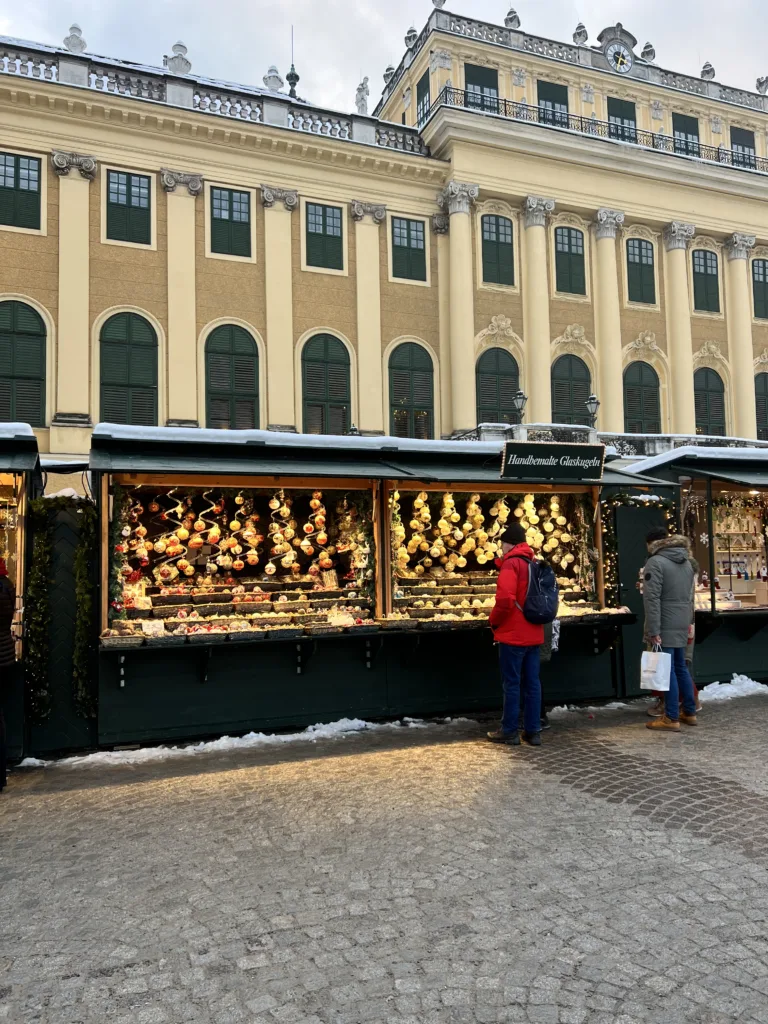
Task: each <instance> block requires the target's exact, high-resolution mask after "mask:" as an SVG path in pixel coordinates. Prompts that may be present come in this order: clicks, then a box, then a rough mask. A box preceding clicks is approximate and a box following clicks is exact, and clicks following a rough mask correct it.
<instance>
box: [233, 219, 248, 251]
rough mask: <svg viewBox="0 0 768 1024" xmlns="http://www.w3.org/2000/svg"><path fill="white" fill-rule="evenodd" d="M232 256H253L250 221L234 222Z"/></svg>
mask: <svg viewBox="0 0 768 1024" xmlns="http://www.w3.org/2000/svg"><path fill="white" fill-rule="evenodd" d="M232 255H233V256H250V255H251V224H250V220H249V221H234V222H233V224H232Z"/></svg>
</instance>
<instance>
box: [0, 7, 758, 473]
mask: <svg viewBox="0 0 768 1024" xmlns="http://www.w3.org/2000/svg"><path fill="white" fill-rule="evenodd" d="M405 45H406V50H405V55H404V57H403V59H402V61H401V62H400V64H399V66H398V67H397V68H394V67H389V68H387V70H386V72H385V74H384V80H385V88H384V93H383V96H382V99H381V101H380V102H379V104H378V106H377V107H376V110H375V111H374V112H373V114H368V113H367V112H365V111H366V101H365V95H364V93H363V88H362V86H361V89H360V90H358V102H357V109H358V112H357V113H355V114H341V113H337V112H333V111H328V110H324V109H321V108H318V107H316V106H314V105H313V104H311V103H309V102H306V101H304V100H302V99H300V98H299V97H298V96H297V95H296V85H297V80H298V76H297V75H296V74H295V73H294V72H293V69H291V73H289V74H288V75H287V76H286V77H287V80H288V87H287V88H286V86H285V83H284V82H283V80H282V79H281V77H280V76H279V75H278V74H277V72H276V71H275V69H270V71H269V72H268V73H267V75H266V76H265V78H264V86H263V87H259V88H253V87H247V86H235V85H233V84H231V83H224V82H220V81H217V80H214V79H207V78H204V77H201V76H199V75H197V74H193V73H192V70H191V63H190V61H189V60H188V58H187V56H186V49H185V47H184V46H183V45H181V44H176V46H174V47H173V56H171V57H168V58H166V59H165V63H164V65H163V66H162V67H148V66H143V65H137V64H131V63H128V62H126V61H122V60H117V59H114V60H113V59H109V58H105V57H98V56H95V55H94V54H91V53H90V52H89V51H88V49H87V46H86V43H85V40H84V39H83V38H82V33H81V31H80V30H79V29H78V28H77V26H73V28H72V29H71V30H70V34H69V35H68V36H67V39H66V40H65V42H64V45H63V46H62V47H51V46H46V45H42V44H36V43H29V42H25V41H20V40H16V39H7V38H6V39H0V419H2V420H10V421H26V422H29V423H31V424H32V426H33V427H34V428H35V431H36V433H37V434H38V439H39V443H40V447H41V450H43V451H48V452H52V453H70V452H72V453H77V452H84V451H87V449H88V446H89V438H90V430H91V428H92V426H93V424H94V423H95V422H98V421H99V420H109V421H112V422H126V423H132V424H137V425H169V426H173V425H182V426H196V425H199V426H209V427H236V428H254V427H262V428H270V429H283V430H286V429H287V430H298V431H309V432H315V433H329V434H340V433H345V432H348V431H350V430H351V429H356V430H359V431H361V432H363V433H394V434H397V435H400V436H416V437H441V436H451V435H455V434H457V433H461V432H463V431H467V430H471V429H472V428H474V427H475V426H476V425H477V424H478V423H480V422H508V423H510V422H515V421H516V420H517V419H518V418H519V416H520V408H521V406H520V397H519V393H520V392H523V393H524V394H525V396H527V404H526V405H525V408H524V413H523V415H524V419H525V421H526V422H535V423H551V422H560V423H585V422H587V420H588V411H587V405H586V403H587V400H588V398H589V396H590V395H595V396H597V398H598V399H599V401H600V407H599V413H598V421H597V426H598V428H599V429H600V430H601V431H603V432H605V433H607V434H622V433H646V434H654V433H656V434H658V433H669V432H674V433H678V434H687V435H692V434H695V433H699V434H715V435H717V434H720V435H726V434H727V435H736V436H740V437H746V438H757V437H761V438H768V201H767V200H768V148H767V144H768V134H767V133H768V96H767V95H766V90H768V80H766V79H759V80H758V82H757V85H756V91H754V92H751V91H745V90H740V89H735V88H730V87H728V86H725V85H722V84H720V83H719V82H718V81H717V80H716V74H715V70H714V69H713V68H712V67H711V66H710V65H708V64H707V65H705V66H704V68H703V69H702V72H701V77H700V78H690V77H686V76H684V75H680V74H677V73H675V72H672V71H666V70H663V69H662V68H661V67H660V66H658V65H657V63H656V60H655V53H654V51H653V47H651V46H650V44H646V45H645V46H644V47H640V46H639V45H638V44H637V41H636V40H635V38H634V37H633V36H632V35H631V34H630V33H629V32H627V31H626V30H625V29H624V28H623V27H622V26H621V25H617V26H614V27H611V28H608V29H605V30H604V31H603V32H601V33H600V35H599V36H598V38H597V40H596V41H595V42H594V43H593V44H592V43H590V42H589V41H588V37H587V32H586V29H584V27H583V26H581V25H579V26H578V27H577V29H576V32H574V34H573V41H572V42H568V43H559V42H555V41H552V40H548V39H543V38H540V37H536V36H532V35H529V34H527V33H525V32H524V30H523V29H522V28H521V26H520V23H519V19H518V17H517V15H515V13H514V12H513V11H510V13H509V14H508V15H507V18H506V20H505V23H504V24H503V25H490V24H486V23H484V22H479V21H475V20H473V19H471V18H464V17H459V16H457V15H453V14H450V13H448V12H447V11H443V10H435V11H433V13H432V15H431V16H430V18H429V20H428V22H427V24H426V25H425V27H424V28H423V30H422V31H421V32H420V33H417V32H416V31H415V30H411V31H409V33H408V35H407V36H406V39H405Z"/></svg>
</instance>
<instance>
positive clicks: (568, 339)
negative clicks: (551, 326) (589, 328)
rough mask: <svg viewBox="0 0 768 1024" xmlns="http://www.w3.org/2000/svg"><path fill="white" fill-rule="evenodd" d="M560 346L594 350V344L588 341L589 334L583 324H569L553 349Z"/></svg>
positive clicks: (555, 341)
mask: <svg viewBox="0 0 768 1024" xmlns="http://www.w3.org/2000/svg"><path fill="white" fill-rule="evenodd" d="M558 345H581V346H583V347H584V348H592V343H591V342H589V341H587V332H586V330H585V329H584V328H583V327H582V326H581V324H569V325H568V327H566V328H565V330H564V331H563V333H562V334H561V335H560V336H559V337H558V338H555V340H554V341H553V342H552V347H553V348H555V347H556V346H558Z"/></svg>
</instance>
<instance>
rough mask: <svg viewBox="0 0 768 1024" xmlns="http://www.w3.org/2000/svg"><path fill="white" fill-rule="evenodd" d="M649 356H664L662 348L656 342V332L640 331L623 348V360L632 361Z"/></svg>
mask: <svg viewBox="0 0 768 1024" xmlns="http://www.w3.org/2000/svg"><path fill="white" fill-rule="evenodd" d="M651 356H660V357H661V358H662V359H664V358H665V356H664V352H663V350H662V349H660V348H659V346H658V345H657V344H656V334H655V332H654V331H641V332H640V334H638V336H637V337H636V338H635V340H634V341H631V342H630V343H629V344H628V345H627V346H626V348H625V349H624V359H625V362H632V361H633V360H635V359H643V358H649V357H651Z"/></svg>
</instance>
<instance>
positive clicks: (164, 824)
mask: <svg viewBox="0 0 768 1024" xmlns="http://www.w3.org/2000/svg"><path fill="white" fill-rule="evenodd" d="M644 710H645V708H644V705H642V704H641V705H635V706H634V707H633V708H631V709H629V710H619V711H611V712H597V713H594V714H593V715H592V716H590V714H589V713H588V712H579V713H574V714H570V715H567V716H565V717H563V718H558V719H557V720H556V721H555V723H554V727H553V729H552V731H551V732H550V733H547V734H545V737H544V739H545V746H543V747H542V748H541V749H540V750H533V749H531V748H527V747H525V748H520V749H519V750H511V749H509V748H504V747H502V748H499V747H495V746H491V745H490V744H488V743H486V742H484V741H483V740H482V732H483V729H484V728H485V725H486V723H477V722H467V721H460V722H455V723H451V724H442V725H435V726H431V727H430V728H429V729H415V728H414V729H399V730H384V731H378V732H370V733H364V734H361V735H356V736H348V737H346V738H343V739H338V740H328V741H321V742H317V743H308V742H307V743H305V742H301V743H297V744H292V745H290V746H285V747H282V748H280V749H276V748H269V749H260V750H251V751H241V752H238V753H227V754H224V753H220V754H206V755H198V756H195V757H189V758H183V759H176V760H172V761H165V762H161V763H155V764H151V765H143V766H141V767H126V766H122V767H109V768H105V767H96V768H94V767H84V766H83V767H77V768H64V767H58V768H49V769H45V770H35V771H29V772H24V773H15V774H14V776H13V777H12V780H11V785H10V787H9V789H8V790H7V792H6V793H4V794H3V796H2V798H0V1022H6V1021H7V1022H13V1024H105V1022H109V1024H113V1022H116V1024H165V1022H169V1024H197V1022H199V1024H208V1022H212V1024H239V1022H243V1024H283V1022H284V1024H291V1022H302V1024H358V1022H361V1024H362V1022H368V1021H371V1022H392V1024H432V1022H434V1024H443V1022H446V1024H452V1022H472V1024H474V1022H486V1021H487V1022H492V1021H532V1022H542V1024H546V1022H553V1024H556V1022H559V1024H581V1022H588V1024H633V1022H643V1024H645V1022H652V1024H667V1022H669V1024H671V1022H693V1024H724V1022H730V1021H740V1022H742V1021H744V1022H747V1021H749V1022H755V1021H757V1022H764V1024H768V924H767V923H766V919H767V915H768V782H767V781H766V770H765V749H766V748H765V737H766V735H767V734H768V700H766V699H764V698H762V697H757V698H750V699H745V700H739V701H734V702H731V703H727V704H723V705H719V706H715V705H708V706H707V708H706V710H705V712H704V714H703V715H702V716H701V723H702V724H701V726H700V727H699V728H698V729H687V730H685V732H683V733H682V734H680V735H658V734H652V733H649V732H648V731H647V730H645V729H644V728H643V727H642V726H643V724H644V722H645V721H646V719H645V716H644Z"/></svg>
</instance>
